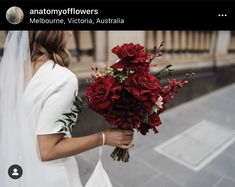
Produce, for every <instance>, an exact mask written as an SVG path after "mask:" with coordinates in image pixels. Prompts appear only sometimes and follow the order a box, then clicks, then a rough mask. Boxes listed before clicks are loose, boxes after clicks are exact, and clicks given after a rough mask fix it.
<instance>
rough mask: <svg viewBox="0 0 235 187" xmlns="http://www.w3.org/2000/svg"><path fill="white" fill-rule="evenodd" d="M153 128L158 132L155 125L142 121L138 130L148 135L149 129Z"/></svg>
mask: <svg viewBox="0 0 235 187" xmlns="http://www.w3.org/2000/svg"><path fill="white" fill-rule="evenodd" d="M150 129H152V130H153V131H154V133H158V130H157V128H156V127H155V126H153V127H151V126H150V125H149V124H147V123H141V124H140V126H139V128H138V130H139V131H140V133H141V134H142V135H146V134H147V133H148V132H149V130H150Z"/></svg>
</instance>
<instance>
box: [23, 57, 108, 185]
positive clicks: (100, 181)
mask: <svg viewBox="0 0 235 187" xmlns="http://www.w3.org/2000/svg"><path fill="white" fill-rule="evenodd" d="M53 66H54V62H53V61H52V60H48V61H47V62H46V63H45V64H43V65H42V66H41V67H40V69H39V70H38V71H37V72H36V74H35V75H34V76H33V78H32V79H31V81H30V82H29V83H28V85H27V87H26V89H25V91H24V94H23V97H22V98H23V99H22V106H23V107H22V108H23V109H24V113H25V114H27V116H29V118H28V121H29V122H32V123H33V122H36V125H35V137H36V135H43V134H54V133H58V131H59V130H60V129H61V125H62V124H61V123H58V122H56V121H57V120H58V119H62V118H63V116H62V114H63V113H64V112H70V109H71V108H72V101H73V98H74V93H75V92H76V91H77V88H78V81H77V78H76V76H75V75H74V74H73V73H72V72H71V71H70V70H68V69H67V68H64V67H61V66H60V65H58V64H55V66H54V67H53ZM32 113H33V114H32ZM30 117H32V119H31V118H30ZM32 123H28V124H29V125H32ZM29 129H30V127H29ZM65 137H67V138H70V137H71V134H67V135H66V136H65ZM35 143H36V142H35ZM33 146H35V148H37V143H36V144H35V145H33ZM37 150H38V149H37ZM37 150H36V149H35V154H36V155H34V156H35V157H36V158H37V159H38V162H39V165H40V166H41V167H42V168H43V173H42V176H40V179H41V182H40V183H39V184H38V186H40V187H42V186H43V187H82V184H81V180H80V176H79V170H78V165H77V162H76V160H75V157H74V156H72V157H67V158H63V159H57V160H53V161H47V162H41V160H40V156H39V152H38V151H37ZM31 154H32V155H33V154H34V153H31ZM100 158H101V149H100ZM100 158H99V161H98V163H97V165H96V167H95V170H94V171H93V174H92V175H91V177H90V178H89V180H88V181H87V184H86V185H85V187H112V184H111V182H110V179H109V177H108V175H107V173H106V172H105V170H104V168H103V166H102V162H101V159H100ZM35 169H36V168H35ZM25 175H26V174H25ZM27 175H33V173H32V172H30V173H28V174H27ZM36 185H37V184H36ZM26 186H27V185H24V187H26Z"/></svg>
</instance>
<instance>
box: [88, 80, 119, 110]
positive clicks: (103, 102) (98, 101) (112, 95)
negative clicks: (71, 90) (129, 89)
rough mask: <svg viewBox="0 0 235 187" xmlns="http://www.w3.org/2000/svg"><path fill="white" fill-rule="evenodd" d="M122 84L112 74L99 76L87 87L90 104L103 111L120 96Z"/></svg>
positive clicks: (94, 108)
mask: <svg viewBox="0 0 235 187" xmlns="http://www.w3.org/2000/svg"><path fill="white" fill-rule="evenodd" d="M121 90H122V86H121V84H120V83H119V81H118V80H116V79H115V78H113V77H111V76H105V77H97V78H96V79H95V80H94V81H93V82H92V83H91V84H90V85H89V86H88V88H87V91H86V96H87V100H88V105H89V107H90V108H91V109H93V110H95V111H96V112H99V113H102V112H103V111H104V110H106V109H108V107H109V106H110V105H111V103H112V102H113V101H115V100H117V99H119V98H120V95H119V94H120V91H121Z"/></svg>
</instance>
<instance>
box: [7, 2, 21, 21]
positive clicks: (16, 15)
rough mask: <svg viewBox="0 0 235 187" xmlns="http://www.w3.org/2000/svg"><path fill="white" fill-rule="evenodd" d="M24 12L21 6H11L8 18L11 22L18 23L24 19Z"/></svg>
mask: <svg viewBox="0 0 235 187" xmlns="http://www.w3.org/2000/svg"><path fill="white" fill-rule="evenodd" d="M23 18H24V12H23V11H22V9H21V8H19V7H17V6H13V7H11V8H9V9H8V10H7V12H6V19H7V21H8V22H9V23H11V24H13V25H16V24H19V23H21V22H22V21H23Z"/></svg>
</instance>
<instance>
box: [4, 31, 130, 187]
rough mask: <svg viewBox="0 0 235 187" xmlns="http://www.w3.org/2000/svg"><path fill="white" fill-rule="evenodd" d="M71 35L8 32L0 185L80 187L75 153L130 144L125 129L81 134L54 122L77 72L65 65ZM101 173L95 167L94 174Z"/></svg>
mask: <svg viewBox="0 0 235 187" xmlns="http://www.w3.org/2000/svg"><path fill="white" fill-rule="evenodd" d="M70 36H71V33H70V32H69V31H10V32H8V36H7V39H6V43H5V48H4V55H3V57H2V61H1V63H0V181H1V186H3V187H81V186H82V184H81V180H80V177H79V170H78V166H77V163H76V160H75V157H74V156H75V155H77V154H79V153H81V152H84V151H87V150H90V149H93V148H96V147H99V146H102V144H106V145H109V146H115V147H116V146H117V147H120V148H124V149H128V148H131V147H132V146H133V144H132V140H133V132H132V131H130V130H121V129H106V130H104V131H101V132H97V133H95V134H91V135H88V136H83V137H71V134H69V133H64V132H59V130H60V128H61V124H60V123H58V122H56V121H57V120H58V119H60V118H62V117H63V116H62V114H63V113H64V112H67V111H70V109H71V107H72V101H73V97H74V92H75V91H77V89H78V82H77V78H76V76H75V75H74V74H73V73H72V72H71V71H70V70H68V69H67V67H68V66H69V63H70V55H69V52H68V50H67V43H68V40H69V38H70ZM87 125H89V124H87ZM14 164H17V165H19V166H21V167H22V169H23V175H22V176H21V177H20V178H19V179H12V178H10V177H9V175H8V169H9V167H10V166H11V165H14ZM100 171H101V170H96V171H94V172H97V174H96V176H98V175H99V172H100ZM93 174H94V173H93ZM106 177H107V176H106ZM102 178H103V177H98V178H95V179H94V178H93V179H92V180H97V183H96V184H97V185H93V187H96V186H99V185H101V186H102V187H105V186H107V184H105V181H107V180H104V184H101V183H102V182H101V181H102V180H103V179H102ZM90 179H91V178H90ZM88 181H89V180H88ZM98 183H99V185H98ZM88 186H89V185H88Z"/></svg>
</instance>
